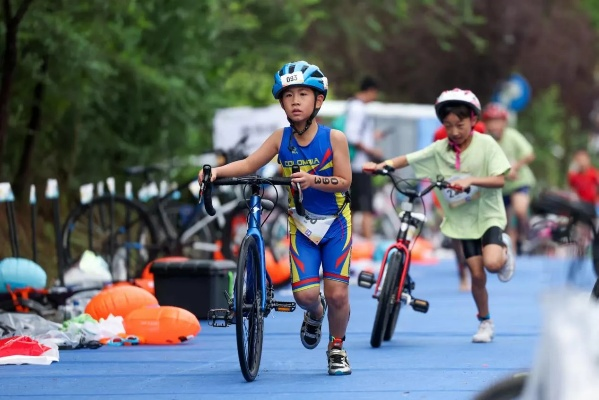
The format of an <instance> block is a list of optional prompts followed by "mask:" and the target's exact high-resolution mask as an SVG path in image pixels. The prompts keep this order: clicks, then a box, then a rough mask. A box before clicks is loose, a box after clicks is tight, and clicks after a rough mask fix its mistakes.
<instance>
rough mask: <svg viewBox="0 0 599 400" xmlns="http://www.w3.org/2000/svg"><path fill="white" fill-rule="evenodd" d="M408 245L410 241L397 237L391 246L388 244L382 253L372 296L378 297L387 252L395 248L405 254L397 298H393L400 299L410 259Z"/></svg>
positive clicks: (387, 255) (410, 254)
mask: <svg viewBox="0 0 599 400" xmlns="http://www.w3.org/2000/svg"><path fill="white" fill-rule="evenodd" d="M409 245H410V242H409V241H408V240H405V239H399V240H398V241H397V242H395V243H393V244H392V245H391V246H389V248H387V251H385V255H384V257H383V261H382V263H381V269H380V270H379V276H378V277H377V279H376V284H375V287H374V294H373V295H372V297H374V298H378V296H379V289H380V285H381V281H382V279H383V273H384V272H385V268H386V266H387V258H388V257H389V253H390V252H391V250H393V249H395V250H397V251H400V252H403V253H404V254H405V257H404V262H403V270H402V272H401V278H400V279H399V288H398V290H397V298H396V299H395V301H400V300H401V293H402V292H403V288H404V285H405V283H406V277H407V276H408V270H409V266H410V261H411V258H412V253H411V252H410V249H409V248H408V246H409Z"/></svg>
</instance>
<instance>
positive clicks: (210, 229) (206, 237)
mask: <svg viewBox="0 0 599 400" xmlns="http://www.w3.org/2000/svg"><path fill="white" fill-rule="evenodd" d="M188 205H189V203H185V202H171V203H167V204H166V206H165V207H164V211H165V212H166V214H167V217H169V223H170V224H171V225H172V226H173V227H174V228H175V230H176V235H177V237H178V238H179V240H178V241H177V246H176V247H177V248H176V250H175V252H176V253H177V254H173V252H169V255H172V256H175V255H176V256H184V257H188V258H190V259H193V260H205V259H211V258H213V257H214V252H213V251H209V250H196V249H193V248H192V249H190V250H186V249H187V248H188V247H193V241H191V239H192V238H194V237H199V238H200V239H201V240H200V242H203V243H210V244H213V245H214V239H215V235H214V221H213V222H211V223H209V224H207V225H205V226H204V227H203V228H201V229H199V230H198V231H197V232H196V233H194V234H193V235H192V236H191V237H190V238H189V239H187V241H186V242H185V243H181V241H180V239H181V237H182V236H183V235H184V234H185V233H186V232H187V231H188V230H189V228H191V227H192V226H193V225H194V224H195V223H196V222H198V221H200V220H201V219H202V218H205V217H206V215H205V214H200V215H198V216H196V218H195V219H194V220H193V222H191V223H189V222H188V223H187V225H185V226H183V227H181V226H179V225H178V224H177V221H173V220H172V219H171V216H172V215H173V212H174V213H178V212H179V211H180V209H181V207H183V206H188ZM198 217H199V218H198ZM158 220H159V223H160V225H164V223H163V222H162V218H160V217H158ZM189 245H191V246H189ZM169 250H172V249H169ZM189 252H191V254H190V253H189Z"/></svg>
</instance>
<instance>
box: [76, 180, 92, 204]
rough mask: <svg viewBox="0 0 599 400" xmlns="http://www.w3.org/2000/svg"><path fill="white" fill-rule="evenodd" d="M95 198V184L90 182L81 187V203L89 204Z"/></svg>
mask: <svg viewBox="0 0 599 400" xmlns="http://www.w3.org/2000/svg"><path fill="white" fill-rule="evenodd" d="M93 198H94V184H93V183H88V184H85V185H81V186H80V187H79V200H80V201H81V204H88V203H89V202H91V201H92V199H93Z"/></svg>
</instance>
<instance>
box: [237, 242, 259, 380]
mask: <svg viewBox="0 0 599 400" xmlns="http://www.w3.org/2000/svg"><path fill="white" fill-rule="evenodd" d="M261 279H262V274H261V269H260V255H259V251H258V245H257V243H256V240H255V239H254V237H252V236H246V237H245V238H244V239H243V242H242V243H241V248H240V251H239V260H238V262H237V278H236V282H235V330H236V334H237V354H238V355H239V366H240V367H241V372H242V374H243V377H244V378H245V380H246V381H248V382H251V381H253V380H254V379H256V376H257V375H258V371H259V369H260V359H261V358H262V342H263V337H264V313H263V311H262V309H261V302H262V292H261V289H260V280H261Z"/></svg>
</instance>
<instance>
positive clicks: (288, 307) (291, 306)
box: [272, 301, 296, 312]
mask: <svg viewBox="0 0 599 400" xmlns="http://www.w3.org/2000/svg"><path fill="white" fill-rule="evenodd" d="M295 306H296V305H295V303H294V302H293V301H275V302H274V303H273V306H272V308H273V309H274V310H275V311H280V312H293V311H295Z"/></svg>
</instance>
